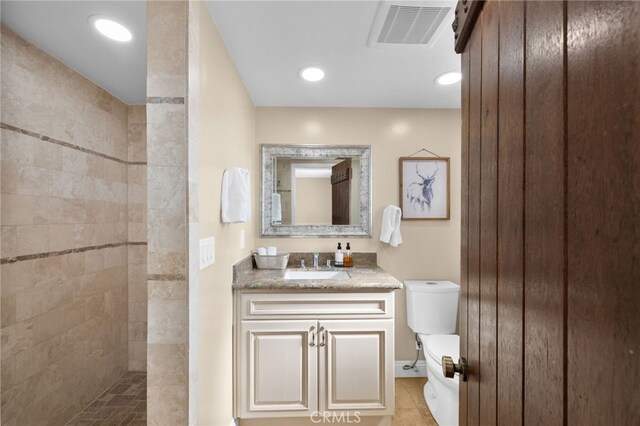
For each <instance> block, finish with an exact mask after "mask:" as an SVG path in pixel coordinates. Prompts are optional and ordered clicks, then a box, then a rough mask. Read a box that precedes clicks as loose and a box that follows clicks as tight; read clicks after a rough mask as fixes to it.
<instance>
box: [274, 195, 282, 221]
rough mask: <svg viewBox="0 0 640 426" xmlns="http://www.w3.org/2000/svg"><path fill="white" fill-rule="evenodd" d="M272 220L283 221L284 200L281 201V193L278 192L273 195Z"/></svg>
mask: <svg viewBox="0 0 640 426" xmlns="http://www.w3.org/2000/svg"><path fill="white" fill-rule="evenodd" d="M271 222H272V223H280V222H282V202H281V201H280V194H278V193H277V192H274V193H273V196H272V197H271Z"/></svg>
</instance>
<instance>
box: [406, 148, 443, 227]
mask: <svg viewBox="0 0 640 426" xmlns="http://www.w3.org/2000/svg"><path fill="white" fill-rule="evenodd" d="M449 175H450V173H449V158H448V157H401V158H400V208H401V209H402V220H449V217H450V210H451V205H450V200H449V186H450V185H449Z"/></svg>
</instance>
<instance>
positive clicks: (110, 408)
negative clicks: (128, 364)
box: [67, 371, 147, 426]
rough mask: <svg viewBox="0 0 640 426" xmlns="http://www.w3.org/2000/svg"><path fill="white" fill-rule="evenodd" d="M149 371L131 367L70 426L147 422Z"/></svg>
mask: <svg viewBox="0 0 640 426" xmlns="http://www.w3.org/2000/svg"><path fill="white" fill-rule="evenodd" d="M146 424H147V373H146V372H144V371H128V372H126V373H124V374H123V375H122V376H121V377H120V378H119V379H118V380H116V382H115V383H114V384H112V385H111V386H110V387H109V389H107V390H106V391H104V392H103V393H102V395H100V396H99V397H98V398H96V400H95V401H93V402H92V403H91V404H89V405H87V406H86V407H85V408H84V410H82V411H81V412H80V413H79V414H78V415H77V416H75V417H74V418H73V419H72V420H71V421H70V422H69V423H67V426H89V425H95V426H97V425H100V426H102V425H105V426H106V425H136V426H138V425H146Z"/></svg>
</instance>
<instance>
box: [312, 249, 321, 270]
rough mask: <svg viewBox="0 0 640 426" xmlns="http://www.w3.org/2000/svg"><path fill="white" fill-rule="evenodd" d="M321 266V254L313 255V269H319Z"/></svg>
mask: <svg viewBox="0 0 640 426" xmlns="http://www.w3.org/2000/svg"><path fill="white" fill-rule="evenodd" d="M319 266H320V253H313V269H318V267H319Z"/></svg>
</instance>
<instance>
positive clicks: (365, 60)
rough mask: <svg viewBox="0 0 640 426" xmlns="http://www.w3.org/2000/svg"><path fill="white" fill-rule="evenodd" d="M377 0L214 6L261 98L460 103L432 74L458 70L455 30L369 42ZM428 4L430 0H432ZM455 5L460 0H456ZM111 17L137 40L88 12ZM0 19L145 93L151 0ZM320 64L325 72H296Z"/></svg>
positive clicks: (90, 71) (100, 78)
mask: <svg viewBox="0 0 640 426" xmlns="http://www.w3.org/2000/svg"><path fill="white" fill-rule="evenodd" d="M379 3H380V2H378V1H370V0H360V1H329V0H315V1H313V0H295V1H274V0H267V1H245V0H235V1H218V0H215V1H211V0H210V1H208V3H207V4H208V6H209V10H210V11H211V12H212V15H213V17H214V20H215V22H216V24H217V26H218V27H219V29H220V32H221V34H222V36H223V39H224V41H225V44H226V45H227V48H228V50H229V52H230V53H231V56H232V58H233V60H234V62H235V64H236V67H237V68H238V71H239V72H240V75H241V76H242V79H243V81H244V83H245V85H246V87H247V89H248V91H249V93H250V95H251V97H252V99H253V101H254V103H255V104H256V105H257V106H340V107H405V108H459V107H460V84H455V85H452V86H439V85H437V84H436V83H434V81H433V80H434V78H435V77H436V76H438V75H439V74H441V73H443V72H445V71H451V70H459V69H460V59H459V57H458V56H457V55H456V54H455V53H454V51H453V34H452V32H451V31H450V30H447V31H444V33H443V35H442V36H441V37H440V38H439V40H438V41H437V43H436V44H435V45H434V46H433V47H432V48H426V47H419V48H406V47H399V48H369V47H367V46H366V43H367V38H368V36H369V32H370V29H371V25H372V23H373V20H374V17H375V15H376V11H377V9H378V6H379ZM427 3H428V1H427ZM451 3H452V4H454V3H455V0H451ZM94 14H100V15H105V16H109V17H112V18H113V19H115V20H117V21H118V22H121V23H122V24H124V25H125V26H127V27H128V28H129V29H130V30H131V32H132V33H133V36H134V39H133V41H132V42H131V43H124V44H123V43H117V42H114V41H111V40H108V39H106V38H104V37H103V36H101V35H100V34H98V33H97V32H96V31H95V30H94V29H93V28H92V27H91V26H90V24H89V22H88V18H89V16H91V15H94ZM1 15H2V22H3V23H4V24H5V25H7V26H8V27H9V28H11V29H13V30H14V31H15V32H16V33H18V34H19V35H20V36H22V37H24V38H25V39H27V40H29V41H30V42H31V43H33V44H35V45H36V46H38V47H40V48H41V49H43V50H45V51H46V52H48V53H49V54H51V55H52V56H54V57H55V58H57V59H58V60H60V61H61V62H63V63H65V64H67V65H68V66H70V67H71V68H73V69H75V70H76V71H78V72H79V73H80V74H82V75H84V76H85V77H87V78H88V79H90V80H92V81H94V82H95V83H96V84H98V85H99V86H101V87H103V88H104V89H105V90H107V91H109V92H110V93H112V94H113V95H115V96H116V97H118V98H119V99H121V100H122V101H124V102H125V103H128V104H144V103H145V97H146V2H145V1H135V0H134V1H55V0H49V1H6V0H2V14H1ZM305 65H319V66H321V67H323V68H324V69H325V70H326V73H327V74H326V78H325V79H324V80H323V81H321V82H319V83H315V84H311V83H307V82H303V81H302V80H300V79H299V78H298V70H299V69H300V68H301V67H303V66H305Z"/></svg>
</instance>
